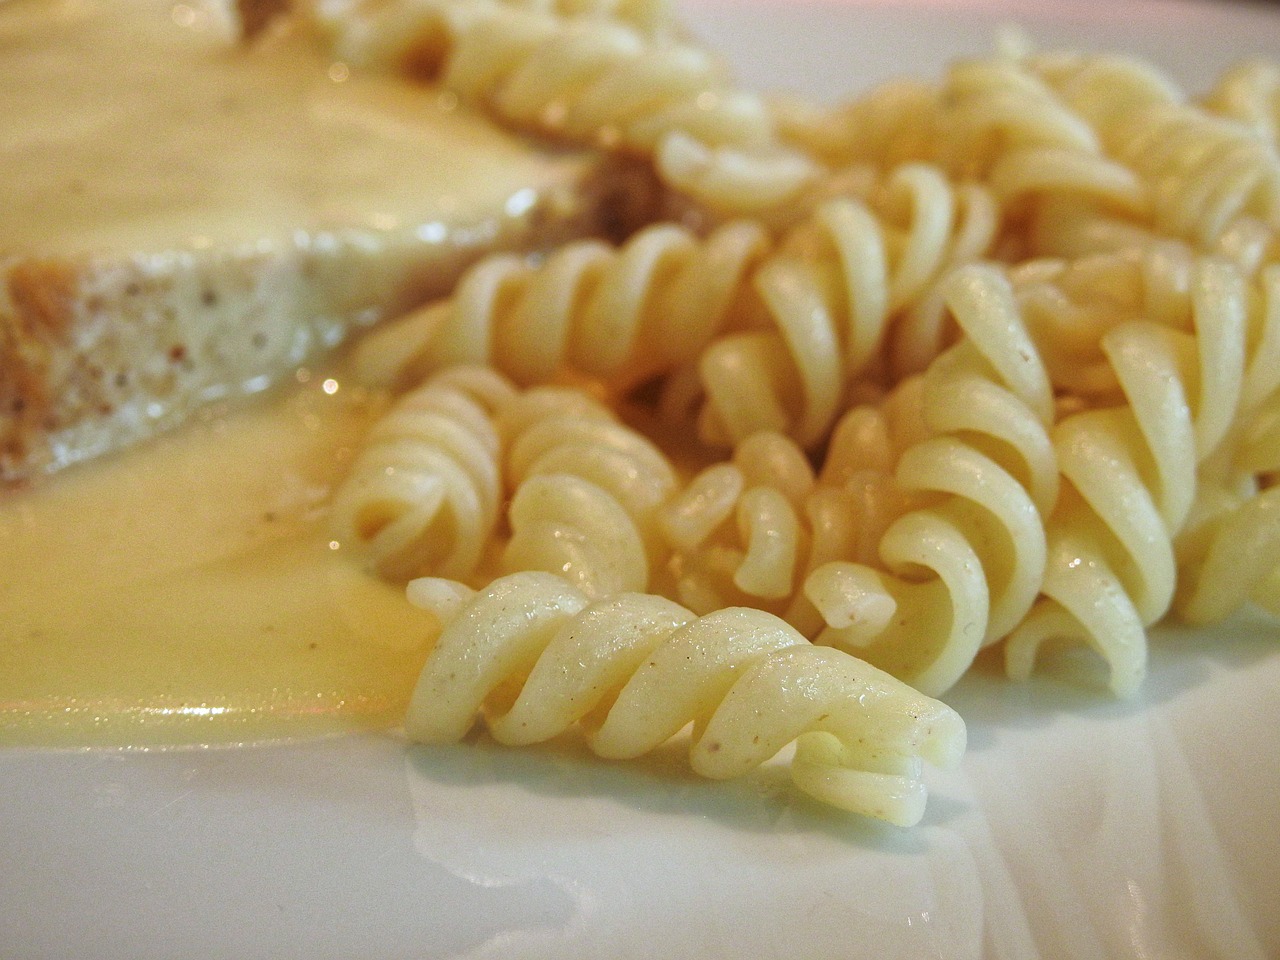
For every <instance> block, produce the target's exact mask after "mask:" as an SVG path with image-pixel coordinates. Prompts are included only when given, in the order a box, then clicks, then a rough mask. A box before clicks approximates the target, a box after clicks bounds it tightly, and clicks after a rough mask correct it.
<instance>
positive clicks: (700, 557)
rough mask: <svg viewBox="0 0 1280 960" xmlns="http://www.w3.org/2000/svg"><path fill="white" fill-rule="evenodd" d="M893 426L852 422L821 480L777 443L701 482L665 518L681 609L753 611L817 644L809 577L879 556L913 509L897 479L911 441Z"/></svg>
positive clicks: (865, 412) (759, 441)
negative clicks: (899, 449) (874, 551)
mask: <svg viewBox="0 0 1280 960" xmlns="http://www.w3.org/2000/svg"><path fill="white" fill-rule="evenodd" d="M903 405H904V404H902V403H901V402H899V403H897V404H892V405H891V404H889V403H885V404H884V405H883V409H885V410H888V409H891V408H896V407H901V406H903ZM885 419H886V417H885V416H884V414H883V413H882V412H881V410H880V409H876V410H872V409H871V408H865V407H863V408H858V409H855V410H854V411H851V412H850V413H849V414H848V415H847V416H846V417H844V418H842V420H841V421H840V423H839V424H837V427H836V430H835V432H834V435H833V442H832V444H831V446H830V448H829V450H828V454H827V456H826V458H825V460H824V464H823V469H822V474H821V477H816V476H815V475H814V471H813V468H812V467H811V466H810V464H809V462H808V460H807V458H806V457H805V455H804V453H803V451H801V450H800V448H799V447H797V446H796V445H795V443H794V442H793V441H791V440H790V439H789V438H787V437H784V436H782V435H781V434H773V433H758V434H753V435H751V436H750V437H748V438H747V439H746V440H744V441H743V442H742V443H740V444H739V445H738V446H737V447H736V448H735V450H734V453H733V457H732V461H731V462H727V463H721V464H716V465H714V466H711V467H708V468H707V469H706V470H704V471H702V473H700V474H699V475H698V476H696V477H695V478H694V479H693V480H692V482H690V484H689V485H688V486H687V487H686V488H685V489H684V490H682V491H681V492H680V494H679V495H678V496H677V497H675V498H673V499H672V500H671V501H670V502H668V504H667V505H666V506H665V507H664V509H663V511H662V513H661V515H660V526H661V529H662V532H663V534H664V536H665V538H666V540H667V542H668V544H669V545H670V547H671V549H672V551H673V556H672V558H671V565H672V572H673V574H674V576H675V589H676V591H677V593H676V596H677V598H678V599H679V600H680V602H681V603H683V604H684V605H685V606H688V607H689V608H690V609H692V610H694V611H695V612H697V613H709V612H711V611H712V610H716V609H719V608H721V607H726V606H735V605H744V604H745V605H750V606H754V607H758V608H760V609H764V610H769V611H770V612H773V613H776V614H777V615H779V616H781V617H782V618H783V619H785V620H786V621H787V622H788V623H790V624H791V625H792V626H794V627H796V629H798V630H800V631H801V632H802V633H804V634H806V635H813V634H816V633H817V632H818V630H819V629H820V628H821V626H822V621H821V619H820V617H819V616H818V613H817V611H816V610H815V609H814V608H813V606H812V604H810V603H809V601H808V600H807V598H805V597H804V595H803V594H802V593H801V591H800V588H801V585H802V583H803V582H804V580H805V579H806V577H807V575H808V574H809V573H810V572H812V571H813V570H814V568H816V567H819V566H821V565H823V564H825V563H827V562H829V561H833V560H838V559H848V558H851V557H863V556H866V555H869V554H870V552H871V551H870V550H869V545H871V544H874V543H877V542H878V541H879V537H880V535H881V534H882V533H883V531H884V530H885V529H886V528H887V526H888V525H889V523H890V522H891V521H892V520H893V519H894V518H895V517H897V516H898V515H899V514H901V513H903V512H905V509H906V504H907V500H906V497H905V496H904V495H903V493H902V491H901V490H900V489H899V488H898V486H897V484H896V482H895V481H894V479H893V475H892V466H893V463H895V462H896V454H895V452H894V450H893V446H894V442H895V441H900V439H901V438H900V437H891V436H890V428H888V427H887V426H886V423H885ZM874 606H875V604H873V607H874ZM879 609H880V610H881V611H882V614H883V616H888V615H889V614H891V613H892V608H891V607H886V606H885V605H884V604H883V603H881V604H880V605H879Z"/></svg>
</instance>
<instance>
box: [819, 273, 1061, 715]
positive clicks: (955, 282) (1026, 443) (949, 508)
mask: <svg viewBox="0 0 1280 960" xmlns="http://www.w3.org/2000/svg"><path fill="white" fill-rule="evenodd" d="M946 299H947V303H948V305H949V307H950V310H951V312H952V313H953V315H954V316H955V318H956V320H957V322H958V324H959V326H960V327H961V329H962V331H963V335H964V339H962V341H961V342H960V343H958V344H957V345H956V346H954V347H952V348H951V349H950V350H948V351H947V352H946V353H944V354H943V355H942V356H941V357H939V358H938V360H936V361H935V362H934V363H933V364H932V365H931V366H930V368H929V370H928V371H927V372H926V374H925V376H924V380H923V389H924V405H923V413H924V418H925V420H926V422H927V423H928V426H929V428H930V430H931V431H932V434H933V435H932V436H929V437H928V438H926V439H923V440H922V441H920V442H918V443H916V444H914V445H912V446H911V447H909V448H908V449H906V450H905V451H904V452H903V454H902V455H901V457H900V458H899V461H898V463H897V467H896V481H897V484H898V485H899V486H900V487H901V488H902V489H904V490H906V491H909V492H912V493H914V494H915V495H917V496H923V497H925V498H926V503H925V505H923V506H921V507H920V508H919V509H914V510H911V511H910V512H907V513H905V514H903V515H902V516H900V517H898V518H897V519H896V520H894V522H893V523H892V524H891V525H890V526H889V528H888V529H887V530H886V531H885V533H884V536H883V537H882V538H881V540H880V542H879V547H878V552H879V558H878V559H879V563H878V564H877V565H875V566H871V565H868V564H865V563H855V562H850V561H848V560H840V561H834V562H832V563H828V564H826V565H824V566H822V567H819V568H818V569H817V570H815V571H814V572H813V573H812V574H811V575H810V576H809V579H808V580H807V582H806V584H805V593H806V595H807V596H808V597H809V599H810V600H811V601H812V602H813V603H814V605H815V606H816V607H817V608H818V610H819V611H821V613H822V614H823V618H824V620H825V621H826V622H827V623H828V625H829V627H828V629H827V630H825V631H824V632H823V633H822V634H821V635H820V637H819V642H822V643H830V644H833V645H836V646H839V647H842V648H845V649H851V650H856V651H857V652H858V655H859V656H864V657H865V658H866V659H868V660H870V661H871V662H874V663H876V664H878V665H880V666H882V667H884V669H887V670H888V671H889V672H890V673H893V674H894V675H895V676H898V677H900V678H902V679H904V680H906V681H907V682H909V683H911V684H912V685H914V686H916V687H918V688H919V689H921V690H923V691H925V692H929V693H933V694H936V693H939V692H941V691H943V690H946V689H947V688H948V687H950V686H951V685H952V684H953V683H955V681H956V680H957V679H959V677H960V675H961V674H962V673H963V672H964V671H965V670H966V669H967V668H968V666H969V664H970V663H971V662H972V660H973V657H974V656H975V655H976V653H977V651H978V650H979V648H980V647H981V646H983V645H985V644H990V643H993V642H995V641H996V640H998V639H1000V638H1001V637H1003V636H1004V635H1005V634H1006V633H1007V632H1008V631H1010V630H1012V629H1013V628H1014V627H1015V626H1016V625H1017V624H1018V623H1019V621H1020V620H1021V619H1022V617H1023V615H1024V614H1025V613H1026V612H1027V610H1029V609H1030V608H1031V605H1032V604H1033V603H1034V601H1035V599H1036V596H1037V593H1038V590H1039V587H1040V579H1041V575H1042V573H1043V570H1044V563H1045V533H1044V521H1043V516H1044V515H1045V514H1046V513H1047V512H1048V511H1049V510H1050V509H1051V508H1052V507H1053V504H1054V501H1055V499H1056V498H1057V463H1056V460H1055V458H1054V452H1053V449H1052V447H1051V446H1050V443H1049V438H1048V427H1049V425H1050V424H1051V423H1052V420H1053V415H1054V408H1053V397H1052V392H1051V388H1050V385H1049V380H1048V375H1047V373H1046V371H1045V369H1044V366H1043V364H1042V363H1041V361H1040V359H1039V355H1038V352H1037V350H1036V347H1035V345H1034V344H1033V343H1032V342H1031V340H1030V337H1029V335H1028V333H1027V330H1026V328H1025V325H1024V324H1023V320H1022V317H1021V313H1020V310H1019V308H1018V304H1017V302H1016V299H1015V296H1014V292H1013V289H1012V287H1011V285H1010V284H1009V282H1008V280H1007V278H1006V276H1005V275H1004V273H1003V272H1001V271H1000V270H999V269H998V268H996V267H994V266H986V265H973V266H968V267H963V268H960V269H959V270H957V271H956V272H955V273H954V274H953V275H952V276H951V277H950V278H948V280H947V282H946ZM873 601H878V602H879V603H880V604H881V605H889V604H891V605H892V608H893V609H895V610H896V615H895V616H894V617H892V619H890V620H888V621H887V622H884V621H881V620H879V619H876V620H872V621H865V620H862V619H859V612H860V611H861V610H862V609H865V608H866V607H867V606H868V605H869V604H871V603H872V602H873Z"/></svg>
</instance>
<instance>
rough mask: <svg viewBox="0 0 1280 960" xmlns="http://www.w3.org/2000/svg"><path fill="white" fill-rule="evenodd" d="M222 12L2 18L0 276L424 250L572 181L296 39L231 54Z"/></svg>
mask: <svg viewBox="0 0 1280 960" xmlns="http://www.w3.org/2000/svg"><path fill="white" fill-rule="evenodd" d="M223 6H225V2H224V3H222V4H220V3H219V2H216V0H188V2H175V0H0V258H2V257H3V255H4V254H6V253H12V252H16V253H22V254H26V255H32V254H34V255H56V254H79V253H85V252H93V253H111V252H124V253H129V254H132V253H136V252H139V251H144V252H145V251H155V250H166V249H170V248H172V247H175V246H182V247H190V248H193V249H197V250H198V249H201V248H205V247H214V248H217V247H223V246H229V247H232V248H234V247H236V246H237V245H238V244H250V245H253V246H254V249H258V248H260V247H262V245H264V244H265V245H268V246H270V245H273V244H275V245H279V244H288V243H293V242H296V240H295V238H296V236H297V235H298V233H299V232H302V233H305V234H306V235H308V236H313V237H317V236H323V235H324V234H325V233H326V232H327V233H337V234H340V235H343V236H348V237H350V236H367V237H369V238H371V240H370V241H368V242H372V238H377V242H379V243H385V242H388V241H394V242H397V243H412V242H413V241H415V240H416V241H418V242H427V243H432V242H437V243H438V242H440V241H442V240H444V239H445V236H446V231H447V230H452V229H456V228H457V227H458V225H469V226H470V227H471V228H472V229H491V230H492V229H496V225H495V224H494V222H493V221H494V217H495V214H497V215H499V216H508V217H517V216H519V215H520V214H521V213H522V212H523V211H524V210H526V209H528V208H529V207H531V206H532V205H533V203H534V202H535V200H536V199H538V198H539V197H541V195H542V193H543V192H544V191H550V190H552V189H554V188H557V187H563V186H564V185H565V184H566V183H567V182H569V181H570V180H573V179H574V178H575V177H576V175H577V174H578V173H580V172H581V171H582V170H583V169H584V158H583V157H582V156H581V155H566V156H560V157H548V155H547V154H546V153H545V152H543V151H538V150H533V149H531V148H530V147H529V146H528V145H527V144H525V143H524V142H522V141H521V140H519V139H518V138H515V137H513V136H511V135H509V134H506V133H503V132H501V131H499V130H497V129H495V128H494V127H493V126H492V125H491V124H488V123H486V122H485V121H483V120H482V119H481V118H479V117H477V116H473V115H470V114H468V113H467V112H466V111H462V110H457V109H456V103H454V102H453V101H451V100H450V99H449V98H447V97H442V95H441V94H440V93H439V92H438V91H436V90H433V89H431V88H429V87H423V86H417V85H413V84H407V83H403V82H399V81H397V80H395V79H393V78H389V77H378V76H362V75H358V74H354V73H351V72H350V71H349V70H348V69H347V68H346V66H345V65H344V64H341V63H330V62H328V61H327V60H325V59H324V58H322V57H321V56H320V54H319V51H318V45H317V44H316V43H315V42H314V41H313V40H312V39H310V38H308V37H306V36H304V35H296V34H291V33H289V32H286V31H272V32H268V34H267V35H264V36H263V37H261V38H260V39H259V40H257V41H256V42H255V43H254V45H253V46H252V47H248V48H246V47H244V46H242V45H240V44H239V43H237V42H235V41H234V40H233V38H232V34H233V32H234V30H233V28H232V26H231V25H230V24H228V23H227V22H226V21H225V15H224V16H223V18H220V16H219V10H220V9H222V7H223ZM402 235H403V236H402ZM455 239H456V238H455ZM317 242H319V241H317ZM418 256H421V254H418ZM370 266H375V265H366V269H368V268H369V267H370Z"/></svg>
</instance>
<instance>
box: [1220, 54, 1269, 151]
mask: <svg viewBox="0 0 1280 960" xmlns="http://www.w3.org/2000/svg"><path fill="white" fill-rule="evenodd" d="M1204 106H1205V107H1206V108H1207V109H1209V110H1211V111H1213V112H1214V113H1218V114H1221V115H1222V116H1225V117H1231V118H1233V119H1235V120H1239V121H1240V122H1241V123H1243V124H1245V125H1246V126H1247V127H1249V128H1250V129H1251V130H1253V131H1254V132H1255V133H1256V134H1258V136H1259V137H1261V138H1262V139H1263V140H1266V141H1267V142H1268V143H1270V144H1272V145H1273V146H1275V145H1278V144H1280V64H1275V63H1269V62H1267V61H1263V60H1254V61H1251V62H1249V63H1242V64H1239V65H1238V66H1236V67H1234V68H1232V69H1231V70H1228V71H1227V72H1226V73H1225V74H1224V75H1223V76H1222V77H1221V78H1219V80H1218V83H1217V85H1216V86H1215V87H1214V88H1213V90H1211V91H1210V92H1209V95H1208V96H1207V97H1206V98H1205V102H1204Z"/></svg>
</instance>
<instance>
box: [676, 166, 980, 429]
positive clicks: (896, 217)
mask: <svg viewBox="0 0 1280 960" xmlns="http://www.w3.org/2000/svg"><path fill="white" fill-rule="evenodd" d="M998 226H999V215H998V212H997V210H996V207H995V205H994V203H993V202H992V199H991V197H990V195H989V194H988V193H987V192H986V191H984V190H983V189H982V188H980V187H978V186H973V185H966V186H960V187H956V186H953V185H952V184H951V183H950V182H948V181H947V179H946V178H945V177H944V176H943V175H942V174H941V173H940V172H939V171H938V170H936V169H934V168H932V167H929V166H924V165H907V166H904V167H900V168H898V169H897V170H895V171H893V172H892V173H891V174H890V175H889V177H888V178H887V179H886V180H884V181H883V183H882V184H878V185H877V188H876V189H874V190H873V191H872V192H871V195H870V196H869V197H868V202H867V203H863V202H861V201H859V200H855V199H851V198H850V199H836V200H831V201H829V202H827V203H825V204H823V205H822V206H821V207H819V209H818V210H817V211H816V212H815V213H814V215H813V216H812V217H811V218H810V219H809V220H808V221H806V222H805V223H803V224H802V225H800V226H799V227H797V228H796V229H795V230H794V231H793V232H792V233H791V234H790V236H789V237H788V239H787V241H786V242H785V243H784V245H783V246H782V247H781V249H779V250H778V251H777V252H776V253H775V254H773V255H771V256H770V257H768V258H767V259H766V260H765V261H764V263H763V264H762V265H761V266H760V268H759V269H758V271H757V272H756V275H755V277H754V285H755V288H756V290H757V291H758V293H759V296H760V298H761V299H762V300H763V301H764V303H765V305H766V307H767V309H768V318H769V326H768V327H767V328H765V329H763V330H753V331H745V332H742V333H736V334H730V335H726V336H724V337H721V338H719V339H718V340H717V341H715V342H714V343H713V344H712V345H711V346H710V347H709V348H708V349H707V350H706V352H705V354H704V355H703V357H702V359H701V360H700V362H699V369H700V372H701V378H702V383H703V386H704V388H705V390H706V393H707V401H708V410H707V412H706V414H705V415H704V434H705V435H706V436H707V437H708V438H709V439H720V440H727V441H729V442H736V441H739V440H741V439H743V438H745V437H746V436H748V435H750V434H752V433H755V432H757V431H759V430H775V431H779V432H783V433H786V434H788V435H790V436H792V437H794V438H795V439H796V440H798V441H799V442H800V443H801V444H802V445H804V446H806V447H812V446H815V445H817V444H818V443H820V442H822V440H823V439H825V437H826V436H827V434H828V433H829V432H830V430H831V427H832V424H833V423H834V421H835V419H836V417H837V416H838V415H839V414H840V412H841V410H842V409H843V407H844V403H845V398H846V395H847V392H848V389H849V386H850V384H851V383H852V382H853V381H854V380H855V379H856V378H857V377H858V375H859V374H861V373H863V372H864V371H866V370H867V368H868V366H869V365H870V364H872V363H873V362H875V361H878V360H879V359H880V353H881V349H882V347H883V345H884V343H885V340H886V334H887V332H888V329H889V327H890V326H891V324H893V323H895V322H899V323H900V325H901V326H902V327H903V328H905V330H906V332H901V333H899V334H898V339H899V342H900V344H913V346H914V349H915V350H916V352H927V351H928V350H930V349H932V350H935V351H936V350H938V349H940V348H941V344H940V342H939V339H938V337H939V336H940V334H939V332H938V327H937V325H936V324H934V325H932V326H928V325H927V324H919V323H917V322H916V321H915V320H914V319H912V318H909V317H908V318H907V319H899V318H901V317H902V316H903V315H904V314H906V313H908V312H909V311H910V310H911V308H912V307H913V306H915V305H917V304H919V303H920V302H922V301H924V300H925V298H926V294H927V293H928V291H929V290H930V288H931V286H932V285H933V284H934V283H935V282H936V281H937V280H938V279H939V278H940V277H941V275H942V274H943V272H944V271H945V270H946V269H947V268H949V267H951V266H953V265H955V264H957V263H964V262H966V261H969V260H973V259H977V258H979V257H982V256H984V255H986V254H987V253H988V252H989V251H990V249H991V246H992V244H993V242H994V239H995V236H996V232H997V229H998ZM925 330H929V331H931V332H932V334H933V336H932V337H931V338H930V337H929V336H928V335H927V334H926V333H924V332H923V331H925ZM922 344H923V345H922ZM903 349H907V348H906V347H904V348H903Z"/></svg>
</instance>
